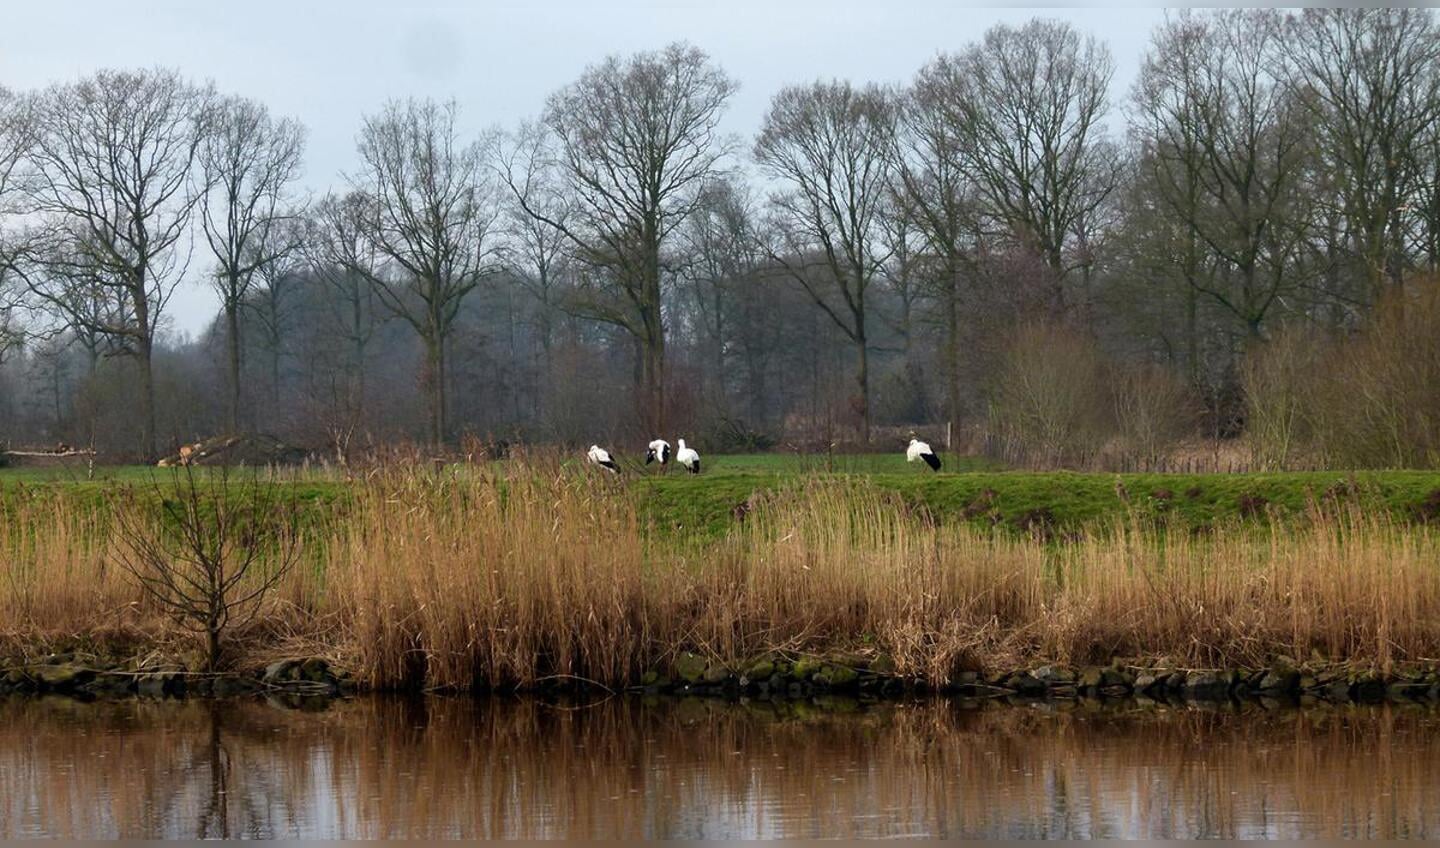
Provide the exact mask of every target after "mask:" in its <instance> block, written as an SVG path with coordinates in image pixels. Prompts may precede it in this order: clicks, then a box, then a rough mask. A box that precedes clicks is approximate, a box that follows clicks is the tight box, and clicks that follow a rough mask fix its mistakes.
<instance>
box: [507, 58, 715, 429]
mask: <svg viewBox="0 0 1440 848" xmlns="http://www.w3.org/2000/svg"><path fill="white" fill-rule="evenodd" d="M736 87H737V86H736V83H735V81H734V80H732V79H731V78H730V77H729V76H728V75H727V74H726V73H725V72H724V70H722V69H721V68H720V67H718V66H717V65H715V64H714V63H712V62H711V61H710V57H709V56H707V55H706V54H705V53H704V52H703V51H701V50H699V49H697V48H695V47H692V46H690V45H687V44H672V45H670V46H668V47H666V48H665V49H664V50H661V51H659V52H642V53H636V54H634V55H633V56H630V57H629V58H627V59H621V58H620V57H617V56H612V57H610V58H608V59H606V60H605V61H604V62H602V63H600V64H599V65H595V66H592V67H590V68H588V69H586V71H585V73H583V74H582V75H581V76H580V78H579V79H578V80H576V81H575V82H573V83H571V84H570V85H568V86H566V87H565V88H563V89H561V90H560V91H558V92H556V93H555V94H553V95H551V97H550V101H549V103H548V104H547V105H546V108H545V113H544V117H543V123H544V125H545V127H546V129H547V130H548V131H549V133H550V134H551V137H552V140H553V150H552V151H551V152H550V153H549V155H548V156H547V159H548V160H549V164H550V166H551V167H552V168H554V170H555V171H556V172H558V173H559V175H560V179H561V180H562V183H563V185H564V187H565V190H566V192H567V193H568V194H570V196H571V197H572V198H573V199H574V208H573V213H572V214H571V216H570V217H569V219H568V220H563V221H562V220H557V219H555V218H553V217H551V216H550V215H549V214H547V212H546V210H545V209H543V208H540V207H539V206H538V205H536V204H535V203H533V202H532V198H531V197H530V196H528V194H527V189H528V188H529V187H531V186H532V185H533V183H532V182H531V181H529V180H527V179H526V178H525V175H523V174H520V173H517V172H516V170H515V169H514V168H510V167H506V168H504V169H503V170H504V173H505V178H506V181H507V182H508V183H509V185H510V187H511V189H512V191H513V192H514V193H515V196H516V197H517V198H518V199H519V201H520V203H521V205H522V208H524V209H525V211H526V212H527V213H529V214H531V215H533V216H535V217H536V218H538V219H540V220H542V221H544V222H545V223H547V224H549V225H550V226H552V227H554V228H556V229H557V230H559V231H560V232H562V233H564V234H565V235H566V237H567V238H568V239H570V241H571V242H572V243H573V244H574V245H575V247H576V250H577V254H578V257H579V259H580V260H581V261H583V262H585V263H587V264H588V265H589V266H590V267H591V268H592V269H593V270H594V274H593V276H592V279H593V280H595V281H596V282H597V284H598V288H599V291H598V292H597V294H598V296H596V297H591V298H588V299H586V300H585V301H584V302H577V306H578V307H579V308H581V309H583V311H584V312H585V314H587V315H589V316H590V317H592V318H596V319H598V320H601V321H606V322H609V323H611V324H615V325H617V326H619V327H621V328H623V329H624V330H625V331H626V332H627V333H629V334H630V335H631V336H632V337H633V338H634V339H635V341H636V344H637V346H638V348H639V359H640V361H639V368H638V369H637V371H638V374H637V376H638V378H639V379H638V380H637V381H636V382H637V388H638V389H639V390H640V393H641V396H642V403H641V409H642V413H641V418H642V421H643V423H644V425H645V426H646V427H647V429H648V430H649V432H651V433H659V432H661V431H662V430H663V428H664V423H665V321H664V314H663V310H662V305H663V304H662V296H661V289H662V278H663V276H664V273H665V267H664V261H663V260H664V257H663V252H664V249H665V246H666V244H667V243H668V241H669V238H670V236H671V234H672V233H674V231H675V229H676V228H677V227H678V226H680V224H681V223H683V222H684V220H685V219H686V217H688V216H689V215H690V213H691V211H692V210H693V209H694V206H695V204H696V202H697V198H698V197H699V194H700V189H701V188H702V187H703V186H704V185H705V184H706V183H707V182H708V181H709V180H710V179H712V178H713V177H714V176H715V174H716V173H717V171H718V170H719V165H720V160H721V159H722V157H724V156H725V155H726V154H727V153H728V152H729V149H730V144H729V143H728V142H727V140H725V139H724V138H722V136H721V135H720V131H719V122H720V117H721V115H722V114H723V112H724V110H725V106H726V104H727V102H728V101H729V99H730V96H731V95H732V94H733V93H734V92H735V90H736Z"/></svg>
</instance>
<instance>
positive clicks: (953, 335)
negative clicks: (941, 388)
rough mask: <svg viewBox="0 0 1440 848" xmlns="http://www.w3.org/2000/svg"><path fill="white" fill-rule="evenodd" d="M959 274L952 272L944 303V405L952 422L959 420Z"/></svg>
mask: <svg viewBox="0 0 1440 848" xmlns="http://www.w3.org/2000/svg"><path fill="white" fill-rule="evenodd" d="M959 288H960V274H959V273H958V272H952V273H951V275H950V285H949V286H948V287H947V289H946V298H945V300H946V303H945V405H946V406H948V407H949V410H950V421H951V422H952V423H956V422H959V420H960V292H959Z"/></svg>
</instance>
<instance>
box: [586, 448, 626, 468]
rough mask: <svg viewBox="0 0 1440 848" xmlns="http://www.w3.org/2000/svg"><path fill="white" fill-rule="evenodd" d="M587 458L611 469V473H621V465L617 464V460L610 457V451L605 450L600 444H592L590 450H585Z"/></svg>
mask: <svg viewBox="0 0 1440 848" xmlns="http://www.w3.org/2000/svg"><path fill="white" fill-rule="evenodd" d="M585 458H586V459H588V460H590V462H592V463H594V464H595V465H599V466H601V467H602V468H608V469H610V473H611V474H619V473H620V466H618V465H616V464H615V460H613V459H611V458H610V451H607V450H605V449H604V448H602V447H600V446H599V445H591V446H590V450H588V451H586V452H585Z"/></svg>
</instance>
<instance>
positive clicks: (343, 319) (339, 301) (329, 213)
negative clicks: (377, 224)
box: [305, 192, 380, 441]
mask: <svg viewBox="0 0 1440 848" xmlns="http://www.w3.org/2000/svg"><path fill="white" fill-rule="evenodd" d="M374 214H375V207H374V203H373V201H372V199H371V198H370V197H369V196H368V195H366V194H363V193H361V192H351V193H350V194H347V195H344V196H339V197H337V196H335V195H326V196H325V198H324V199H322V200H321V201H320V202H319V203H317V204H316V205H315V207H314V209H313V211H312V214H311V216H310V219H309V232H308V235H307V237H306V239H305V244H306V259H307V260H308V262H309V265H310V269H311V272H312V273H313V274H314V275H315V276H316V277H318V278H319V279H320V281H321V282H323V283H324V284H325V286H326V287H327V288H328V290H329V293H330V297H327V298H325V303H326V305H327V306H328V307H329V312H330V317H331V318H332V320H333V325H334V327H335V328H336V329H337V330H338V331H339V334H340V337H341V338H342V340H343V341H344V343H345V346H346V355H345V366H344V367H345V386H346V391H345V412H344V421H343V423H341V424H340V425H339V426H340V427H341V429H342V430H343V432H342V433H337V434H336V435H337V437H338V438H337V441H341V440H348V434H349V433H350V432H352V431H353V430H354V428H355V427H356V426H357V425H358V424H359V423H360V421H361V420H362V419H363V416H364V413H365V408H366V404H365V398H366V377H365V371H366V367H365V360H366V355H367V354H366V351H367V350H368V348H369V346H370V340H371V338H373V337H374V334H375V328H376V326H377V323H378V322H377V318H376V312H377V309H376V307H377V303H376V300H377V297H378V296H377V294H376V287H375V285H374V283H373V282H372V280H374V279H375V278H376V276H377V275H378V274H379V273H380V272H379V267H380V257H379V255H378V252H377V250H376V248H375V244H374V242H372V241H371V240H370V238H369V237H368V236H367V233H369V232H370V231H371V230H372V229H373V225H372V224H370V223H369V222H370V220H371V219H372V218H373V216H374Z"/></svg>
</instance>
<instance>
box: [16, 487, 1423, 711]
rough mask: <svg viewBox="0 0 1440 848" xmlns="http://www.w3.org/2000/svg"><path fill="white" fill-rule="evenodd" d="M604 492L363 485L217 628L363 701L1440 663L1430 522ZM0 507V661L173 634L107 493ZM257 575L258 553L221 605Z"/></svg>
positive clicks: (42, 497) (178, 631) (1340, 508)
mask: <svg viewBox="0 0 1440 848" xmlns="http://www.w3.org/2000/svg"><path fill="white" fill-rule="evenodd" d="M609 483H610V481H608V480H597V479H595V478H594V477H593V476H591V475H580V474H575V473H573V472H571V471H569V470H567V469H565V468H562V467H561V466H560V465H559V464H558V463H555V462H546V461H544V460H543V459H538V460H535V461H533V462H528V463H519V464H513V465H511V466H509V467H508V468H507V469H505V470H499V471H482V472H471V473H464V474H452V473H424V472H419V471H414V470H396V469H385V470H380V471H376V472H375V473H372V474H370V475H369V476H368V477H367V478H366V480H365V481H364V482H363V484H361V485H358V486H357V489H356V493H355V495H354V498H353V500H351V501H350V502H348V504H347V505H346V507H345V508H344V509H343V510H334V511H331V512H328V513H326V515H325V517H324V518H323V519H321V520H317V521H313V522H307V523H305V524H304V525H303V526H302V527H301V528H300V529H297V530H296V531H295V533H296V537H295V541H296V545H297V549H298V551H299V560H298V563H297V566H296V567H295V568H293V569H290V570H289V571H287V572H285V573H284V574H283V576H281V577H280V578H278V579H276V580H275V585H274V590H273V592H272V593H271V594H270V596H268V597H266V598H264V600H263V604H262V608H261V610H260V612H259V613H258V614H257V615H256V616H255V617H254V620H253V621H249V622H248V623H243V626H240V627H236V628H234V632H233V638H234V641H233V643H232V644H233V650H234V651H235V655H236V656H237V657H238V658H239V660H240V662H241V663H242V664H245V663H247V662H248V663H251V664H258V663H259V662H262V661H263V660H264V659H267V658H271V657H273V656H275V655H276V654H285V653H291V654H298V653H299V652H300V651H302V650H303V651H305V652H307V653H308V654H310V655H323V656H326V657H331V658H334V659H335V660H337V661H339V662H341V663H343V664H344V665H345V666H347V667H348V668H350V669H353V670H354V672H355V673H356V675H357V677H358V678H360V679H361V680H363V681H365V682H367V683H368V684H370V685H372V686H377V687H419V686H429V687H436V686H439V687H450V688H459V689H468V688H472V687H477V686H479V687H501V688H503V687H512V686H533V685H536V684H539V683H541V682H543V681H545V680H548V679H555V678H556V677H565V678H569V677H577V678H584V679H588V680H594V681H598V682H601V683H604V684H606V685H612V686H613V685H615V684H619V683H625V682H632V681H634V680H635V679H637V678H638V677H639V676H640V675H641V674H642V673H643V672H645V671H646V670H649V669H652V668H656V667H661V666H663V665H664V664H666V663H667V662H668V661H669V660H670V658H672V657H673V656H674V655H675V654H676V653H677V652H679V651H681V650H695V651H698V652H701V653H704V654H708V655H711V656H715V657H719V658H722V659H729V660H735V661H739V660H741V659H744V658H747V657H753V656H756V655H760V654H765V653H767V652H771V651H781V650H784V651H817V650H864V651H867V652H874V653H883V654H886V655H888V656H889V657H891V658H892V659H893V660H894V662H895V664H896V666H897V668H898V669H899V670H901V671H902V672H904V673H907V674H920V675H925V676H926V677H928V678H930V679H932V680H934V681H937V682H941V681H945V680H949V679H952V678H953V677H954V676H955V675H956V674H958V673H959V672H960V671H964V670H988V669H992V668H1016V667H1024V666H1025V664H1027V663H1031V662H1040V661H1052V660H1053V661H1061V662H1072V663H1087V662H1108V661H1109V660H1110V659H1111V658H1112V657H1116V656H1128V657H1164V658H1166V659H1167V660H1168V661H1169V662H1172V663H1177V664H1188V665H1191V666H1196V667H1216V666H1227V667H1240V666H1251V667H1253V666H1259V665H1261V664H1263V663H1265V662H1267V661H1270V660H1272V659H1273V658H1275V657H1277V656H1286V657H1292V658H1308V657H1312V656H1319V657H1323V658H1326V659H1330V660H1334V661H1349V662H1352V663H1361V664H1364V663H1370V664H1374V665H1376V666H1377V667H1386V666H1388V665H1389V664H1392V663H1396V662H1401V661H1412V660H1421V659H1425V658H1433V657H1436V656H1440V572H1437V571H1436V569H1435V567H1434V563H1435V562H1437V561H1440V533H1437V532H1436V531H1435V530H1434V529H1433V528H1431V527H1429V526H1426V525H1404V524H1399V523H1397V522H1396V521H1395V520H1393V519H1391V518H1389V517H1385V516H1367V515H1364V514H1362V513H1361V512H1360V511H1359V510H1358V509H1356V508H1355V507H1354V506H1353V505H1351V504H1344V503H1329V502H1326V501H1325V500H1323V499H1317V500H1316V503H1315V505H1314V506H1313V508H1312V511H1313V514H1312V515H1311V516H1310V517H1309V518H1308V520H1307V521H1305V522H1303V523H1294V524H1290V525H1283V526H1282V525H1280V524H1278V523H1272V524H1271V525H1269V526H1268V527H1262V528H1255V527H1253V526H1252V527H1250V528H1248V529H1245V528H1241V527H1238V526H1237V527H1223V528H1218V529H1216V530H1215V531H1213V532H1209V533H1204V534H1192V533H1184V532H1167V530H1166V528H1164V527H1161V528H1159V529H1156V528H1155V527H1154V525H1152V524H1141V523H1139V522H1137V523H1135V524H1134V525H1131V524H1129V523H1126V522H1120V523H1117V524H1114V525H1112V526H1108V527H1106V528H1104V529H1103V532H1091V533H1088V534H1085V535H1084V536H1076V537H1068V536H1065V537H1058V538H1057V537H1054V536H1052V535H1050V534H1046V533H1044V532H1042V531H1043V529H1044V527H1043V521H1042V520H1040V519H1038V518H1037V532H1035V533H1033V534H1031V535H1030V536H1028V537H1017V536H1015V535H1013V534H1003V533H999V532H992V531H990V530H987V529H984V528H981V527H976V526H974V525H971V524H966V523H961V522H956V523H945V522H937V521H935V520H934V519H933V517H932V516H930V515H928V514H927V513H925V512H924V511H909V510H905V509H902V508H900V504H899V501H898V499H897V497H896V496H894V495H891V494H886V493H884V492H882V491H879V490H877V489H876V488H874V487H872V486H871V485H869V484H866V483H863V482H858V481H855V480H830V481H815V482H810V483H805V484H797V486H796V487H794V488H791V489H786V490H782V491H779V492H776V493H773V494H771V495H769V496H765V497H757V498H756V499H754V501H753V502H752V503H751V504H750V509H749V511H748V514H747V516H746V520H745V521H744V522H743V523H738V524H736V525H735V526H734V527H733V528H732V530H731V531H730V532H729V534H728V535H726V536H725V537H724V538H722V539H721V540H719V541H715V542H705V543H697V542H693V541H685V540H682V539H677V538H676V537H674V536H671V535H652V534H650V533H649V532H647V531H646V529H645V527H644V525H643V524H642V522H641V521H639V520H638V519H637V515H636V511H635V509H634V506H633V504H632V503H631V502H630V501H629V499H628V498H626V497H624V496H621V495H618V494H617V491H616V490H615V489H614V487H613V486H611V485H609ZM87 503H88V505H87ZM1256 508H1257V509H1263V505H1259V506H1257V507H1256ZM9 509H11V510H12V512H11V514H9V515H7V519H8V520H6V521H4V522H0V556H3V558H4V562H5V564H6V565H5V568H4V569H3V580H0V653H11V654H17V653H25V652H34V651H38V650H43V649H45V648H47V647H49V646H56V645H62V644H63V645H76V644H81V645H88V646H90V649H92V650H96V651H102V650H111V651H114V650H135V649H136V648H137V646H140V647H146V646H149V647H153V646H166V645H172V646H174V645H182V644H188V643H187V642H186V641H185V640H186V639H189V638H192V637H188V636H187V634H186V633H185V631H184V630H183V628H181V627H179V626H178V625H177V623H176V621H175V619H174V618H173V616H170V615H167V610H166V608H165V605H164V604H162V603H160V602H159V601H158V600H157V599H156V598H155V597H153V595H152V594H147V593H146V592H144V591H142V590H141V589H140V588H139V587H138V586H137V584H136V582H135V581H134V579H133V578H132V576H131V575H130V574H129V573H127V571H126V570H125V569H124V568H122V567H121V563H122V562H123V557H124V551H123V544H124V543H123V539H122V538H121V537H118V536H117V534H115V533H114V532H112V530H113V528H114V526H115V523H116V520H117V516H116V514H115V512H114V510H115V505H114V502H113V501H103V500H96V501H92V502H81V501H77V500H73V499H70V500H67V499H63V498H60V497H57V496H55V495H53V494H47V493H45V492H43V491H39V490H37V491H35V492H33V493H31V494H30V495H27V496H26V497H17V498H14V499H12V501H11V503H10V506H9ZM260 549H261V550H271V548H267V547H266V546H265V545H263V544H262V545H260ZM266 556H269V554H267V555H266ZM274 565H275V563H274V562H269V561H265V560H263V559H262V561H261V562H260V563H259V564H257V566H256V568H255V569H254V570H253V571H252V572H251V573H248V574H246V575H245V576H244V577H243V579H241V580H240V581H239V582H238V584H237V591H239V592H242V593H248V592H249V591H251V590H253V589H254V588H255V587H257V586H259V585H260V582H261V581H264V580H266V579H267V577H266V576H265V575H267V574H268V575H272V576H273V575H275V574H276V573H277V572H276V571H275V569H274Z"/></svg>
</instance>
